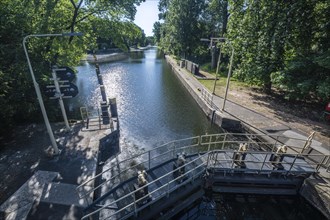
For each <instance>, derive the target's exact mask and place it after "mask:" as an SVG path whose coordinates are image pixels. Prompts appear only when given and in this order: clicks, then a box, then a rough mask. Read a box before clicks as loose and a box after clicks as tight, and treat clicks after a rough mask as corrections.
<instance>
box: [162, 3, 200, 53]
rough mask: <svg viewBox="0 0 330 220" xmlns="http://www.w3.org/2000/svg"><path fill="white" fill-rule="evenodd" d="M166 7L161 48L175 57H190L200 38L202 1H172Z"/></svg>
mask: <svg viewBox="0 0 330 220" xmlns="http://www.w3.org/2000/svg"><path fill="white" fill-rule="evenodd" d="M167 6H168V10H167V12H166V17H165V22H164V24H163V25H164V33H165V36H164V37H162V40H161V47H162V48H163V49H164V50H165V51H166V52H169V53H173V54H175V55H177V56H183V57H190V56H191V55H192V54H193V52H194V49H195V48H197V46H198V44H200V38H201V37H202V31H201V30H202V28H201V26H200V24H201V23H200V22H199V21H200V19H201V18H200V11H202V10H204V7H205V4H204V1H198V0H184V1H180V0H172V1H170V2H169V4H168V5H167Z"/></svg>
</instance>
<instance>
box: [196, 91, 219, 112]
mask: <svg viewBox="0 0 330 220" xmlns="http://www.w3.org/2000/svg"><path fill="white" fill-rule="evenodd" d="M213 96H214V95H213V94H212V93H210V92H209V91H208V90H207V89H205V88H204V87H203V88H202V89H201V98H202V99H203V100H204V101H205V102H206V103H207V104H208V105H209V106H210V107H211V108H212V109H214V110H217V111H219V110H220V109H219V108H218V107H217V106H216V104H215V103H214V102H213Z"/></svg>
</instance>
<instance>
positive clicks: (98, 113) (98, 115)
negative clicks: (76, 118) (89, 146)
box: [80, 107, 113, 130]
mask: <svg viewBox="0 0 330 220" xmlns="http://www.w3.org/2000/svg"><path fill="white" fill-rule="evenodd" d="M80 116H81V119H82V124H83V126H84V127H85V128H86V129H96V128H98V129H102V125H104V124H108V125H109V126H110V128H111V130H113V121H112V118H111V115H110V112H109V110H108V108H102V107H101V108H91V107H80Z"/></svg>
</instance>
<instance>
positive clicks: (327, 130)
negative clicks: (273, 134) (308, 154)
mask: <svg viewBox="0 0 330 220" xmlns="http://www.w3.org/2000/svg"><path fill="white" fill-rule="evenodd" d="M228 98H229V100H231V101H233V102H236V103H238V104H240V105H242V106H244V107H247V108H249V109H252V110H254V111H256V112H259V113H262V114H263V115H265V116H267V117H270V118H274V119H275V120H277V121H279V122H283V123H285V124H287V125H288V126H289V127H291V128H294V129H296V130H299V131H302V132H304V133H306V134H310V133H312V132H313V131H315V139H316V140H319V141H320V142H322V143H328V145H329V146H330V120H325V119H324V118H322V113H323V110H324V109H325V106H324V107H323V106H320V105H316V104H315V103H314V104H308V103H302V102H289V101H287V100H285V99H284V98H283V96H282V95H281V94H278V93H276V92H274V93H273V94H272V95H266V94H264V93H263V92H261V91H260V90H258V89H255V88H246V87H236V88H231V90H230V91H229V93H228ZM322 107H323V108H322Z"/></svg>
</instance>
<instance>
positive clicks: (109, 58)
mask: <svg viewBox="0 0 330 220" xmlns="http://www.w3.org/2000/svg"><path fill="white" fill-rule="evenodd" d="M96 57H97V62H98V63H106V62H114V61H120V60H125V59H127V58H128V54H127V53H112V54H100V55H96ZM85 60H86V61H87V62H89V63H95V59H94V57H93V55H91V54H88V55H87V56H86V59H85Z"/></svg>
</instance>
